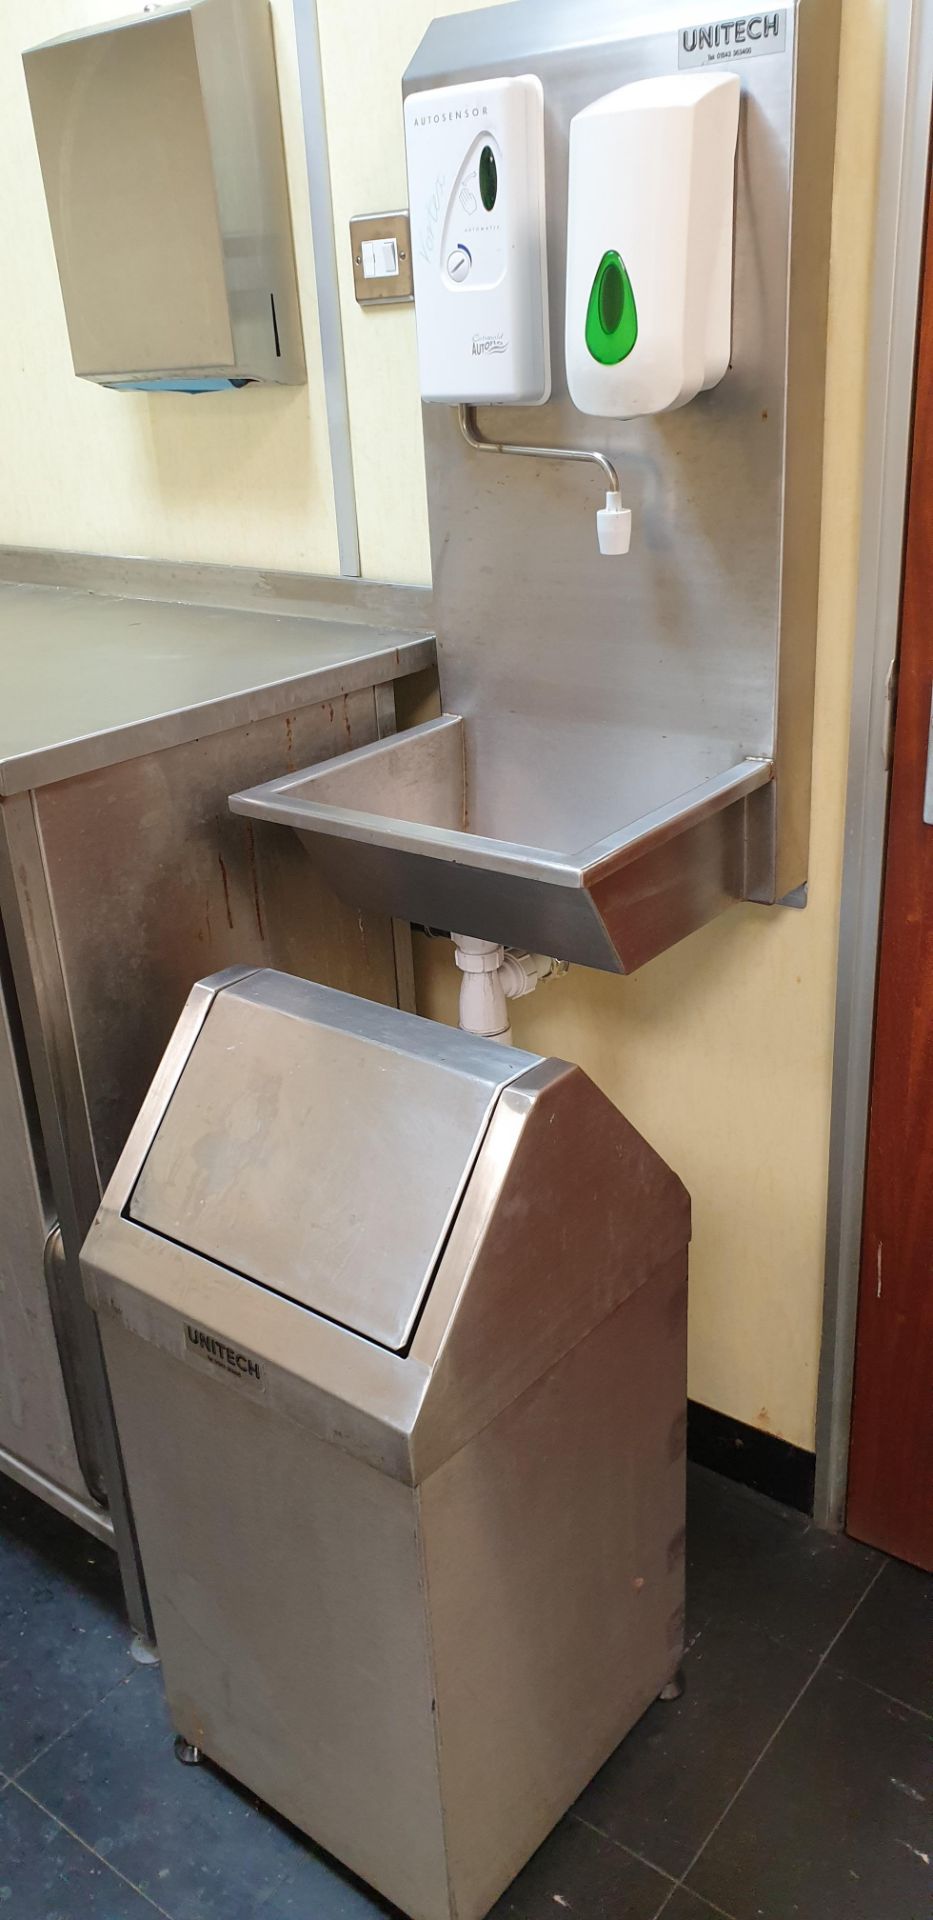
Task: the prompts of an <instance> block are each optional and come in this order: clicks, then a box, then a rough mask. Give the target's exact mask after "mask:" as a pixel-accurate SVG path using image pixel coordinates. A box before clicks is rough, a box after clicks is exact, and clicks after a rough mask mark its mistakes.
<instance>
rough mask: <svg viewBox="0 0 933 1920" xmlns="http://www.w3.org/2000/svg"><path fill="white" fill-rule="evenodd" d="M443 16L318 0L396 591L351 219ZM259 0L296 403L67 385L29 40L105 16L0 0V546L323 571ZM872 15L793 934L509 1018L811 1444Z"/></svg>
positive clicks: (843, 177)
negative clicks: (679, 1193) (668, 1215)
mask: <svg viewBox="0 0 933 1920" xmlns="http://www.w3.org/2000/svg"><path fill="white" fill-rule="evenodd" d="M297 3H298V4H299V5H304V4H307V3H308V0H297ZM444 3H445V0H354V4H353V5H352V6H349V5H347V3H346V0H320V3H319V12H320V25H321V40H322V52H323V60H324V73H325V89H326V100H327V122H328V139H329V144H330V152H331V164H332V174H333V191H334V203H335V215H336V225H337V239H338V259H339V264H340V273H341V300H342V308H343V320H344V330H345V346H346V360H347V376H348V387H349V402H350V413H351V431H352V436H353V454H354V467H355V473H356V481H357V503H358V512H359V523H360V540H361V551H362V561H363V569H364V572H366V573H367V574H369V575H370V576H376V577H382V578H395V579H398V580H423V579H427V578H428V542H427V515H426V508H425V492H424V472H423V462H422V455H421V436H420V409H419V404H418V396H417V378H416V365H415V351H414V321H413V315H412V313H411V311H410V309H398V310H394V311H392V310H390V311H387V312H384V313H379V314H372V313H368V314H367V313H363V312H361V311H360V310H359V309H358V308H357V307H356V304H355V302H354V300H353V294H352V285H351V279H350V263H349V258H348V254H347V248H346V244H345V236H346V221H347V219H348V218H349V216H350V215H351V214H352V213H363V212H372V211H378V210H381V209H386V208H390V207H393V206H399V205H404V204H405V198H406V189H405V175H404V164H403V148H402V136H401V117H400V110H399V76H400V74H401V71H402V69H403V68H404V66H405V64H406V62H407V60H408V57H409V55H410V54H411V52H412V51H413V49H414V47H415V45H416V44H417V42H418V40H419V38H420V35H421V33H422V31H423V29H424V27H425V25H426V24H427V22H428V20H429V19H430V18H431V17H432V15H433V14H435V13H436V12H438V11H440V10H442V9H443V8H444ZM459 4H460V5H461V6H462V4H463V0H459ZM272 5H273V16H274V22H275V31H276V46H277V57H278V63H279V79H280V87H281V92H282V99H283V113H284V120H285V135H286V157H287V161H288V166H289V176H290V184H291V191H292V204H293V213H294V220H295V229H296V247H297V253H298V261H299V277H300V287H301V295H302V308H303V314H304V321H305V330H306V347H307V353H308V361H309V376H310V377H309V384H308V387H307V388H306V389H301V388H299V389H293V390H291V391H288V390H286V391H284V392H279V393H276V392H271V391H265V392H258V391H253V392H251V393H247V394H242V395H233V394H231V395H220V396H205V397H203V398H200V399H185V398H183V397H175V396H172V397H171V398H166V397H160V398H156V399H153V398H147V397H144V396H126V395H116V394H108V393H102V392H99V391H97V390H96V389H94V388H92V387H89V386H86V385H85V384H84V383H83V382H80V381H76V380H75V379H74V377H73V374H72V372H71V368H70V360H69V357H68V346H67V338H66V334H65V327H64V320H63V317H62V313H61V302H60V296H59V292H58V285H57V277H56V273H55V265H54V259H53V255H52V249H51V242H50V240H49V235H48V226H47V221H46V216H45V209H44V203H43V200H42V192H41V182H40V179H39V173H38V166H37V163H36V161H35V156H34V152H33V147H32V135H31V126H30V123H29V118H28V108H27V104H26V96H25V89H24V86H23V82H22V72H21V67H20V62H19V55H20V51H21V49H22V47H23V46H25V45H27V44H30V43H32V42H34V41H36V40H38V39H44V38H49V37H51V36H52V35H53V34H55V33H59V32H63V31H67V30H68V29H70V28H72V27H74V26H78V25H81V24H84V23H86V22H90V21H92V20H99V19H104V18H107V17H111V16H112V15H113V14H114V13H118V12H120V11H121V7H120V5H119V4H117V5H113V3H112V0H111V4H110V5H107V4H106V0H4V5H3V7H2V9H0V180H2V181H3V183H4V189H5V190H4V192H3V194H2V195H0V369H2V385H0V541H3V542H6V543H12V544H23V545H36V546H47V547H56V546H60V547H70V548H84V549H92V550H95V549H96V550H98V551H106V552H123V553H138V554H153V555H160V556H163V557H171V558H178V559H200V560H208V561H217V562H232V563H243V564H254V565H261V566H267V567H288V568H305V569H307V570H309V571H322V572H323V571H335V570H336V565H337V561H336V539H335V530H334V518H333V500H332V492H331V486H330V480H329V470H328V446H327V433H326V423H325V417H324V407H323V386H322V378H321V367H320V353H319V345H318V339H317V322H316V313H315V307H314V291H313V290H314V276H313V265H312V259H311V250H310V237H309V230H308V218H309V216H308V206H307V192H306V186H305V181H304V176H303V156H302V152H301V129H300V118H299V114H300V108H299V100H298V82H297V70H296V56H295V44H294V33H293V27H292V18H291V11H290V6H289V0H272ZM449 10H453V7H452V6H451V8H450V9H449ZM883 12H884V0H845V4H844V8H843V13H844V39H843V54H842V71H841V102H840V119H839V135H838V150H837V186H836V199H835V217H834V233H833V259H832V314H831V339H830V368H829V395H828V415H827V429H828V431H827V441H826V455H825V469H826V506H825V524H824V541H823V584H822V593H821V613H820V647H819V663H818V686H817V717H816V743H815V785H814V803H813V805H814V812H813V821H814V826H813V848H812V859H811V869H810V871H811V904H810V906H809V907H808V909H807V911H806V912H805V913H802V914H801V913H792V912H769V911H768V910H766V909H761V908H753V907H746V908H737V909H735V910H733V911H732V912H731V913H729V914H727V915H726V916H725V917H724V918H723V919H721V920H720V921H719V922H718V923H717V924H716V925H714V926H712V927H710V928H708V929H706V930H705V931H704V932H702V933H699V934H696V935H694V936H693V937H692V938H691V939H690V940H688V941H686V942H685V943H684V944H683V945H682V946H681V947H679V948H677V949H675V950H674V951H673V952H672V953H669V954H667V955H665V956H664V957H663V958H661V959H660V960H657V961H655V962H654V963H653V964H652V965H651V966H650V967H648V968H646V969H645V970H644V972H643V973H642V974H640V975H635V976H633V977H632V978H630V979H616V978H614V977H609V976H603V975H598V974H592V973H587V972H586V971H584V970H581V969H577V970H574V971H573V972H572V973H571V974H570V976H569V977H568V979H567V980H565V981H562V982H560V983H557V984H555V985H553V986H549V987H545V988H543V989H542V990H541V992H540V993H539V995H538V997H537V999H535V1000H531V1001H526V1002H523V1003H521V1004H520V1005H519V1006H517V1007H516V1009H515V1034H516V1038H517V1040H518V1041H519V1043H520V1044H523V1045H527V1046H530V1047H534V1048H537V1049H540V1050H542V1051H545V1052H554V1053H558V1054H562V1055H564V1056H566V1057H569V1058H572V1059H575V1060H579V1061H580V1062H581V1064H582V1065H583V1066H584V1067H586V1069H587V1070H588V1071H589V1072H590V1073H591V1074H592V1075H593V1077H594V1079H596V1080H597V1081H598V1082H599V1083H600V1085H601V1086H603V1087H604V1088H605V1089H606V1091H607V1092H608V1093H609V1094H610V1095H611V1096H612V1097H613V1098H614V1099H615V1100H616V1101H617V1102H618V1103H619V1104H620V1106H622V1107H623V1109H624V1110H625V1112H626V1113H627V1114H628V1115H629V1116H630V1118H631V1119H632V1120H633V1121H634V1122H635V1123H636V1125H638V1126H640V1127H641V1128H642V1129H643V1130H644V1132H645V1133H646V1134H647V1135H648V1136H649V1138H650V1139H651V1140H652V1141H653V1142H654V1143H655V1145H656V1146H657V1147H658V1148H659V1149H660V1150H661V1151H662V1152H663V1153H664V1154H665V1155H666V1156H667V1157H668V1158H669V1160H670V1161H671V1162H672V1164H673V1165H674V1166H675V1167H676V1168H677V1170H678V1171H679V1172H680V1173H681V1175H682V1176H683V1178H684V1179H685V1180H686V1182H687V1184H688V1186H689V1187H690V1189H691V1191H692V1194H693V1199H694V1227H695V1238H694V1250H693V1264H692V1306H691V1351H690V1390H691V1393H692V1395H693V1396H694V1397H695V1398H696V1399H699V1400H701V1401H704V1402H706V1403H707V1404H709V1405H711V1406H714V1407H719V1408H722V1409H724V1410H725V1411H727V1412H729V1413H731V1414H734V1415H736V1416H737V1417H738V1418H740V1419H742V1420H747V1421H750V1422H752V1423H758V1424H761V1425H762V1426H766V1427H767V1428H769V1429H770V1430H771V1431H774V1432H776V1433H779V1434H781V1435H783V1436H784V1437H785V1438H787V1439H789V1440H792V1441H794V1442H796V1443H797V1444H798V1445H801V1446H805V1447H808V1446H811V1445H812V1444H813V1432H814V1406H815V1390H816V1373H817V1363H818V1353H819V1327H820V1306H821V1292H822V1271H823V1239H824V1228H825V1210H826V1171H827V1147H828V1130H829V1100H830V1073H831V1048H832V1022H833V994H834V978H835V961H836V938H837V922H838V902H839V887H840V871H841V851H842V818H843V801H844V785H845V753H846V737H847V723H848V697H849V683H850V674H851V646H852V631H853V617H854V597H855V576H856V560H857V539H858V525H857V509H858V479H859V458H860V445H861V431H862V407H863V396H864V384H865V346H866V328H867V311H868V279H869V245H870V225H871V203H872V196H873V190H874V178H875V128H876V124H877V110H878V102H879V96H880V76H881V38H882V26H883ZM11 181H13V182H15V191H13V192H11V191H10V190H9V183H10V182H11ZM417 962H418V984H419V998H420V1004H421V1007H422V1010H423V1011H424V1012H426V1013H431V1014H435V1015H439V1016H441V1017H444V1018H454V1017H455V985H454V977H453V966H452V962H451V960H450V957H449V954H448V953H447V952H446V950H445V949H444V948H442V946H441V945H440V943H437V944H434V945H431V946H428V945H427V944H426V943H424V942H419V943H418V954H417Z"/></svg>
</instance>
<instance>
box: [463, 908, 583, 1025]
mask: <svg viewBox="0 0 933 1920" xmlns="http://www.w3.org/2000/svg"><path fill="white" fill-rule="evenodd" d="M450 937H451V940H452V941H453V943H454V959H455V960H456V963H457V966H458V967H459V969H460V973H461V975H462V978H461V981H460V1026H461V1028H462V1029H463V1032H464V1033H477V1034H481V1035H482V1036H483V1038H484V1039H487V1040H499V1041H501V1043H502V1045H503V1046H506V1047H507V1046H510V1045H511V1043H512V1026H511V1022H510V1019H509V1001H510V1000H521V999H523V998H524V995H525V994H526V993H534V990H535V988H536V986H537V985H538V984H539V982H540V981H541V980H552V979H557V978H558V977H559V976H560V975H561V974H565V973H566V972H567V962H566V960H550V959H548V958H547V957H546V956H545V955H544V954H542V953H524V952H522V951H521V950H520V949H519V948H516V947H500V946H498V945H497V944H496V942H495V941H494V940H476V939H474V938H473V936H472V935H471V934H468V933H452V934H451V936H450Z"/></svg>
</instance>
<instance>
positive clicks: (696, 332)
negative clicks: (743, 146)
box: [566, 73, 740, 419]
mask: <svg viewBox="0 0 933 1920" xmlns="http://www.w3.org/2000/svg"><path fill="white" fill-rule="evenodd" d="M739 96H740V82H739V79H738V76H737V75H736V74H733V73H725V74H723V73H717V74H712V75H706V74H702V73H680V74H670V75H661V76H658V77H657V78H654V79H649V80H637V81H633V82H632V83H630V84H629V85H628V86H624V87H619V88H618V89H617V90H616V91H615V92H614V93H609V94H606V95H605V97H604V98H603V99H601V100H595V101H594V102H593V103H592V105H591V106H589V107H586V108H585V109H584V110H583V112H582V113H578V114H577V115H576V116H575V118H574V119H573V120H572V121H571V124H570V178H569V197H568V231H567V308H566V359H567V384H568V387H569V390H570V397H571V399H572V401H573V403H574V406H576V407H578V408H579V410H580V412H581V413H587V414H598V415H603V416H605V417H607V418H616V419H630V418H633V417H634V416H636V415H638V414H646V413H664V412H666V411H667V410H668V409H669V408H671V407H681V406H683V405H684V404H685V403H686V402H687V401H688V400H692V399H693V398H694V396H695V395H696V394H697V393H699V392H700V391H701V389H703V388H707V387H713V386H715V385H716V384H717V382H718V381H719V380H721V379H722V377H723V375H724V373H725V372H726V370H727V368H728V365H729V359H730V353H731V334H732V252H733V224H734V207H735V150H736V141H737V138H738V125H739Z"/></svg>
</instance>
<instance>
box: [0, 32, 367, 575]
mask: <svg viewBox="0 0 933 1920" xmlns="http://www.w3.org/2000/svg"><path fill="white" fill-rule="evenodd" d="M132 11H133V7H132V4H130V5H127V4H121V0H3V5H2V7H0V182H2V187H3V191H2V193H0V538H2V539H3V541H4V542H5V543H7V544H11V545H22V546H37V547H68V548H75V549H88V550H90V551H92V552H106V553H133V554H145V555H156V556H159V557H161V558H168V559H177V560H207V561H218V562H220V561H230V562H238V563H241V564H243V565H249V564H253V565H255V566H264V567H295V568H301V569H307V570H308V571H311V572H319V573H323V572H328V573H335V572H336V571H337V570H338V561H337V535H336V525H335V520H334V504H333V488H332V484H331V477H330V448H329V443H328V437H327V421H326V415H325V411H324V388H323V377H322V373H321V356H320V343H319V338H318V328H317V302H316V298H315V290H314V264H313V258H312V249H311V227H310V213H309V209H308V189H307V173H306V169H305V160H304V135H303V129H302V120H301V103H300V98H299V91H298V71H297V56H296V50H295V32H294V15H293V12H292V7H291V0H272V14H273V23H274V32H275V41H276V55H277V60H278V69H279V88H280V94H281V99H282V117H283V123H284V130H285V151H286V160H287V164H288V174H289V186H290V191H291V196H292V213H293V221H294V228H295V242H296V253H297V258H298V270H299V287H300V293H301V304H302V316H303V323H304V331H305V348H306V353H307V357H308V369H309V381H308V385H307V386H301V387H282V388H278V389H273V388H271V387H267V388H258V387H251V388H248V389H246V390H244V391H243V392H240V393H217V394H201V395H199V396H197V397H190V396H188V395H185V394H159V395H146V394H124V393H108V392H105V391H104V390H103V389H101V388H99V387H94V386H92V385H90V384H89V383H88V382H87V381H84V380H76V379H75V376H74V371H73V368H72V364H71V355H70V352H69V347H68V336H67V332H66V328H65V318H64V312H63V309H62V301H61V294H60V291H59V285H58V274H57V271H56V267H55V257H54V254H53V251H52V241H51V236H50V233H49V223H48V218H47V215H46V210H45V199H44V196H43V191H42V180H41V176H40V173H39V164H38V160H37V158H36V152H35V144H34V141H33V135H32V122H31V120H30V117H29V104H28V100H27V96H26V87H25V83H24V80H23V69H22V62H21V58H20V55H21V53H22V50H23V48H24V47H27V46H33V45H35V44H36V42H38V41H41V40H50V39H52V38H53V37H54V36H55V35H56V34H60V33H68V32H71V31H73V30H74V29H75V28H77V27H82V26H87V25H91V24H93V23H95V22H97V21H103V20H110V19H114V18H118V17H119V16H120V15H121V14H125V13H129V12H132ZM140 11H141V7H140Z"/></svg>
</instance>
